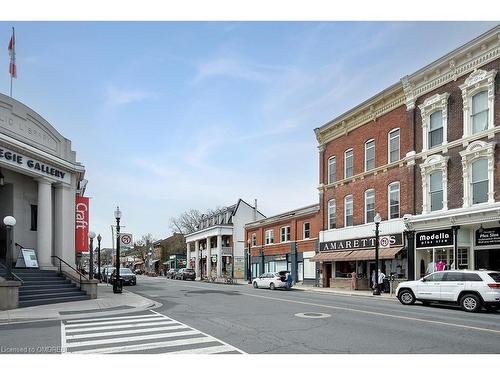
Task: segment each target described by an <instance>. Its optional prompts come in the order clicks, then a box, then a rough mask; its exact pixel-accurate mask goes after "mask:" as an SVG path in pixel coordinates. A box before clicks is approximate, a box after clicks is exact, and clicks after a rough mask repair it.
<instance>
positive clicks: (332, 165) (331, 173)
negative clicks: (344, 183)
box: [328, 156, 337, 184]
mask: <svg viewBox="0 0 500 375" xmlns="http://www.w3.org/2000/svg"><path fill="white" fill-rule="evenodd" d="M336 169H337V162H336V159H335V156H333V157H331V158H330V159H328V183H329V184H331V183H333V182H335V180H336V179H337V171H336Z"/></svg>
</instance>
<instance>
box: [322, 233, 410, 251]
mask: <svg viewBox="0 0 500 375" xmlns="http://www.w3.org/2000/svg"><path fill="white" fill-rule="evenodd" d="M402 245H403V235H402V234H401V233H397V234H390V235H387V236H380V237H379V247H381V248H387V247H393V246H402ZM374 247H375V237H365V238H354V239H350V240H339V241H329V242H321V243H320V245H319V249H320V251H335V250H359V249H372V248H374Z"/></svg>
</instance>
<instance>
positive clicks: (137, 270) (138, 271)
mask: <svg viewBox="0 0 500 375" xmlns="http://www.w3.org/2000/svg"><path fill="white" fill-rule="evenodd" d="M134 273H135V274H136V275H142V274H143V273H144V271H143V270H141V269H140V268H136V269H135V270H134Z"/></svg>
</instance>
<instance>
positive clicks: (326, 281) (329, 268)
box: [323, 263, 332, 288]
mask: <svg viewBox="0 0 500 375" xmlns="http://www.w3.org/2000/svg"><path fill="white" fill-rule="evenodd" d="M324 274H325V279H324V281H323V285H324V286H325V287H326V288H329V287H330V279H331V278H332V263H324Z"/></svg>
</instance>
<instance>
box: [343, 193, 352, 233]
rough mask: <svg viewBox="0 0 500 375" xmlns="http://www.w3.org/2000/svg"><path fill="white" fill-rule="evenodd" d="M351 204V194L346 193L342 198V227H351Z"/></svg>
mask: <svg viewBox="0 0 500 375" xmlns="http://www.w3.org/2000/svg"><path fill="white" fill-rule="evenodd" d="M352 217H353V206H352V195H347V196H346V197H345V198H344V227H352V225H353V222H352Z"/></svg>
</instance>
